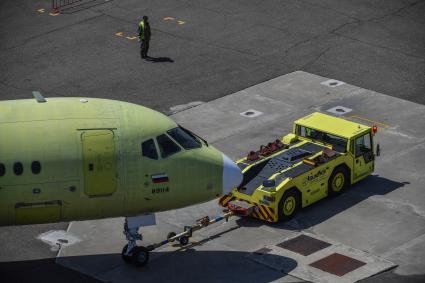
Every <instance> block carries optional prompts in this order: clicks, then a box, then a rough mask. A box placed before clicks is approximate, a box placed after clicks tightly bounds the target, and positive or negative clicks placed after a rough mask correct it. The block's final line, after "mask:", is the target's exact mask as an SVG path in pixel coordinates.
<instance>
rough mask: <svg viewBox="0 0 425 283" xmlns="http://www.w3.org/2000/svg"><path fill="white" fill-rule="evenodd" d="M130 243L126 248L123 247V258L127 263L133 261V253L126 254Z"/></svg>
mask: <svg viewBox="0 0 425 283" xmlns="http://www.w3.org/2000/svg"><path fill="white" fill-rule="evenodd" d="M127 247H128V245H125V246H124V248H122V252H121V258H122V260H123V261H124V262H125V263H131V261H132V255H131V254H130V255H126V254H125V253H126V252H127Z"/></svg>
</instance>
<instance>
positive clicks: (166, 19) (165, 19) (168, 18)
mask: <svg viewBox="0 0 425 283" xmlns="http://www.w3.org/2000/svg"><path fill="white" fill-rule="evenodd" d="M172 20H174V18H173V17H165V18H164V21H172Z"/></svg>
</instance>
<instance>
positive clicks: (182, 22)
mask: <svg viewBox="0 0 425 283" xmlns="http://www.w3.org/2000/svg"><path fill="white" fill-rule="evenodd" d="M177 22H178V23H179V25H184V24H185V23H186V22H185V21H177Z"/></svg>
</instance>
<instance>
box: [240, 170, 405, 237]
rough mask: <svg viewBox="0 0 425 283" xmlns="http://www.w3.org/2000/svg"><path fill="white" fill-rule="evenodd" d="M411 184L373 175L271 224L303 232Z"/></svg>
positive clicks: (251, 222) (253, 223) (252, 222)
mask: <svg viewBox="0 0 425 283" xmlns="http://www.w3.org/2000/svg"><path fill="white" fill-rule="evenodd" d="M408 184H410V183H409V182H402V183H400V182H395V181H392V180H389V179H387V178H383V177H380V176H379V175H371V176H369V177H367V178H366V179H364V180H362V181H360V182H358V183H357V184H355V185H353V186H351V187H349V188H348V189H347V190H346V191H345V192H344V193H343V194H341V195H339V196H336V197H327V198H325V199H322V200H319V201H318V202H316V203H314V204H312V205H310V206H308V207H306V208H303V209H301V210H300V211H298V214H297V215H296V216H295V217H294V218H293V219H292V220H290V221H288V222H277V223H269V224H268V225H270V226H272V227H275V228H282V229H287V230H303V229H308V228H310V227H312V226H315V225H317V224H319V223H322V222H324V221H326V220H328V219H329V218H331V217H333V216H335V215H338V214H339V213H341V212H343V211H345V210H347V209H349V208H350V207H352V206H355V205H357V204H359V203H361V202H362V201H364V200H365V199H367V198H369V197H372V196H383V195H386V194H388V193H390V192H392V191H395V190H397V189H400V188H402V187H403V186H405V185H408ZM237 222H238V225H241V226H249V227H257V226H261V225H264V224H265V223H268V222H264V221H258V220H256V219H252V218H241V219H238V220H237Z"/></svg>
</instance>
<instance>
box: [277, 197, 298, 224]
mask: <svg viewBox="0 0 425 283" xmlns="http://www.w3.org/2000/svg"><path fill="white" fill-rule="evenodd" d="M299 206H300V198H299V195H298V193H297V191H295V190H294V189H292V190H289V191H287V192H286V193H285V194H283V196H282V198H281V199H280V202H279V220H282V221H287V220H290V219H291V218H292V217H294V216H295V214H297V212H298V209H299Z"/></svg>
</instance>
